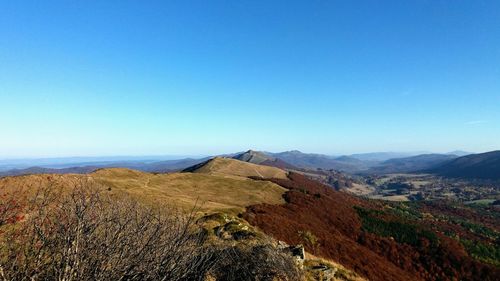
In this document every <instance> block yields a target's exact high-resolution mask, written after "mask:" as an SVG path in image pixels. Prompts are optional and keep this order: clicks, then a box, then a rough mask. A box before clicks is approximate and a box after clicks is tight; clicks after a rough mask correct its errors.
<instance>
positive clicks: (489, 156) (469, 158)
mask: <svg viewBox="0 0 500 281" xmlns="http://www.w3.org/2000/svg"><path fill="white" fill-rule="evenodd" d="M427 172H430V173H435V174H438V175H441V176H445V177H453V178H464V179H482V180H500V151H499V150H497V151H491V152H486V153H479V154H471V155H466V156H463V157H459V158H456V159H454V160H452V161H449V162H447V163H444V164H442V165H439V166H438V167H434V168H432V169H428V170H427Z"/></svg>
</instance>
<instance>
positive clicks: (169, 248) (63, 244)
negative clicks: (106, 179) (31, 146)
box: [0, 182, 216, 280]
mask: <svg viewBox="0 0 500 281" xmlns="http://www.w3.org/2000/svg"><path fill="white" fill-rule="evenodd" d="M30 206H32V208H31V210H30V213H29V215H28V216H27V219H26V221H24V222H23V223H22V224H20V225H19V228H18V229H16V230H15V231H12V232H11V236H10V237H9V238H10V239H8V241H9V242H8V243H3V245H2V246H0V253H2V254H3V256H2V259H1V260H0V261H1V264H0V265H1V267H0V277H1V278H3V279H4V280H188V279H189V280H203V279H204V277H205V274H206V272H207V271H208V270H209V269H210V268H211V267H212V265H213V263H214V262H215V261H216V258H215V257H214V256H213V254H215V252H214V251H211V250H209V249H207V248H206V247H205V246H204V245H203V236H202V235H199V234H197V232H196V229H195V227H194V217H193V214H191V215H183V214H181V213H179V212H176V211H175V210H172V209H165V208H162V209H160V208H158V210H156V211H155V210H153V209H151V208H148V207H145V206H143V205H141V204H139V203H137V202H136V201H134V200H131V199H127V198H114V199H113V198H111V197H109V196H106V195H104V194H102V193H101V192H99V191H98V189H97V188H95V187H93V186H92V185H91V184H89V182H81V183H79V184H78V186H77V187H75V188H74V190H72V191H71V192H70V193H69V194H68V195H65V196H59V197H58V196H55V194H53V193H51V192H50V190H49V189H45V190H41V192H39V193H37V195H36V196H35V197H34V199H33V202H31V203H30Z"/></svg>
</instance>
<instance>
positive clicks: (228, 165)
mask: <svg viewBox="0 0 500 281" xmlns="http://www.w3.org/2000/svg"><path fill="white" fill-rule="evenodd" d="M194 172H195V173H208V174H215V175H227V176H239V177H262V178H279V179H286V178H287V172H285V171H284V170H281V169H279V168H276V167H269V166H263V165H257V164H253V163H248V162H243V161H239V160H235V159H230V158H222V157H216V158H214V159H212V160H210V161H209V162H208V163H206V164H205V165H203V166H202V167H201V168H198V169H197V170H196V171H194Z"/></svg>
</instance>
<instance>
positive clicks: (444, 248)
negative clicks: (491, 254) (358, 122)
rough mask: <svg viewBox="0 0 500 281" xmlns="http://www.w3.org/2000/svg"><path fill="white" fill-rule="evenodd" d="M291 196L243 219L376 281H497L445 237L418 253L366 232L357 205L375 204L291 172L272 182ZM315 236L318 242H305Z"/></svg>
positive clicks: (377, 206) (256, 209) (371, 206)
mask: <svg viewBox="0 0 500 281" xmlns="http://www.w3.org/2000/svg"><path fill="white" fill-rule="evenodd" d="M271 181H273V182H274V183H276V184H279V185H281V186H283V187H285V188H287V189H289V191H288V192H287V193H285V195H284V197H285V200H286V202H287V203H286V204H284V205H269V204H261V205H255V206H251V207H248V208H247V211H246V213H245V214H244V215H243V217H244V218H245V219H246V220H247V221H248V222H250V223H251V224H253V225H255V226H258V227H259V228H260V229H262V230H263V231H264V232H265V233H268V234H270V235H272V236H273V237H275V238H277V239H279V240H282V241H285V242H287V243H289V244H305V247H306V249H307V250H308V251H309V252H312V253H313V254H315V255H318V256H322V257H324V258H328V259H331V260H334V261H336V262H338V263H340V264H342V265H344V266H346V267H348V268H350V269H352V270H353V271H355V272H357V273H358V274H360V275H363V276H364V277H366V278H368V279H369V280H374V281H378V280H380V281H390V280H394V281H396V280H398V281H399V280H458V279H462V280H496V277H497V276H499V274H500V271H499V270H498V269H496V268H494V267H490V266H485V265H482V264H480V263H478V262H475V261H473V260H472V259H471V258H470V257H468V256H467V254H466V253H465V252H464V250H463V248H462V247H461V246H460V245H459V244H458V243H456V242H455V241H453V240H452V239H448V238H445V237H441V238H442V240H441V241H442V242H441V244H440V246H438V247H431V246H430V243H429V242H428V241H422V243H421V245H420V246H419V247H418V248H415V247H413V246H410V245H407V244H400V243H397V242H396V241H394V240H393V239H391V238H385V237H379V236H377V235H374V234H371V233H366V232H364V231H363V230H362V224H361V219H360V217H359V216H358V213H357V211H356V210H355V209H354V208H353V207H354V206H358V207H362V208H369V209H380V208H381V205H380V204H379V203H375V202H373V201H367V200H362V199H360V198H357V197H354V196H351V195H349V194H347V193H343V192H338V191H335V190H333V189H332V188H331V187H328V186H326V185H323V184H321V183H319V182H316V181H313V180H310V179H308V178H306V177H305V176H303V175H300V174H296V173H291V174H290V175H289V179H288V180H283V179H271ZM305 231H309V232H310V233H312V234H313V235H314V236H315V237H317V239H318V242H317V244H316V245H312V244H310V243H307V241H304V239H303V238H301V235H300V233H301V232H302V233H303V232H305Z"/></svg>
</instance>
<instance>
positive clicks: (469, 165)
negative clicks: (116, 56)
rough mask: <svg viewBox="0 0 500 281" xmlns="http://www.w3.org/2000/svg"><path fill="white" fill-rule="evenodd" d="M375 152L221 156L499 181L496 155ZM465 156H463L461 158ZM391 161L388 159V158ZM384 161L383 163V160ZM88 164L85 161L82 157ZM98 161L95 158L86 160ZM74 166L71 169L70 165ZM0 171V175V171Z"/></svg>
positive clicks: (41, 170)
mask: <svg viewBox="0 0 500 281" xmlns="http://www.w3.org/2000/svg"><path fill="white" fill-rule="evenodd" d="M406 155H411V153H395V152H377V153H365V154H352V155H346V156H330V155H324V154H314V153H303V152H300V151H298V150H292V151H285V152H279V153H271V152H261V151H255V150H248V151H246V152H239V153H233V154H227V155H223V156H224V157H226V158H233V159H236V160H240V161H244V162H249V163H253V164H259V165H265V166H272V167H277V168H281V169H286V170H303V171H305V170H312V171H319V170H336V171H341V172H344V173H349V174H365V175H366V174H392V173H421V172H425V173H434V174H438V175H442V176H445V177H458V178H466V179H473V178H477V179H491V180H498V179H500V168H499V167H500V164H499V163H500V152H499V151H493V152H488V153H481V154H470V155H469V153H467V152H464V151H454V152H450V153H446V154H420V155H411V156H406ZM461 155H465V156H461ZM392 157H393V158H392ZM211 158H213V157H204V158H199V159H195V158H184V159H176V160H163V161H155V160H142V161H141V160H138V159H133V160H131V161H127V160H126V159H122V158H117V159H115V160H116V161H97V162H92V161H88V162H83V163H78V162H76V163H74V162H75V161H77V159H78V158H75V159H73V158H71V163H64V162H63V161H62V160H50V161H45V162H44V161H41V162H40V161H38V162H37V161H34V163H42V164H43V163H45V164H46V165H45V166H44V165H39V166H35V165H34V166H33V167H29V166H28V167H25V168H18V169H9V170H5V169H6V168H5V167H9V166H8V165H17V166H19V165H21V166H22V165H24V166H26V165H28V163H29V161H28V160H18V161H17V162H16V163H6V162H5V161H3V162H0V166H1V165H3V166H1V167H0V177H2V176H12V175H24V174H46V173H57V174H68V173H74V174H85V173H89V172H92V171H95V170H97V169H101V168H110V167H121V168H130V169H136V170H139V171H144V172H153V173H165V172H174V171H181V170H183V169H185V168H187V167H191V166H194V165H196V164H200V163H203V162H205V161H207V160H209V159H211ZM387 158H389V159H387ZM85 160H88V159H85ZM91 160H98V159H91ZM70 165H74V166H70ZM2 167H3V169H4V170H3V171H2V170H1V168H2Z"/></svg>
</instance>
